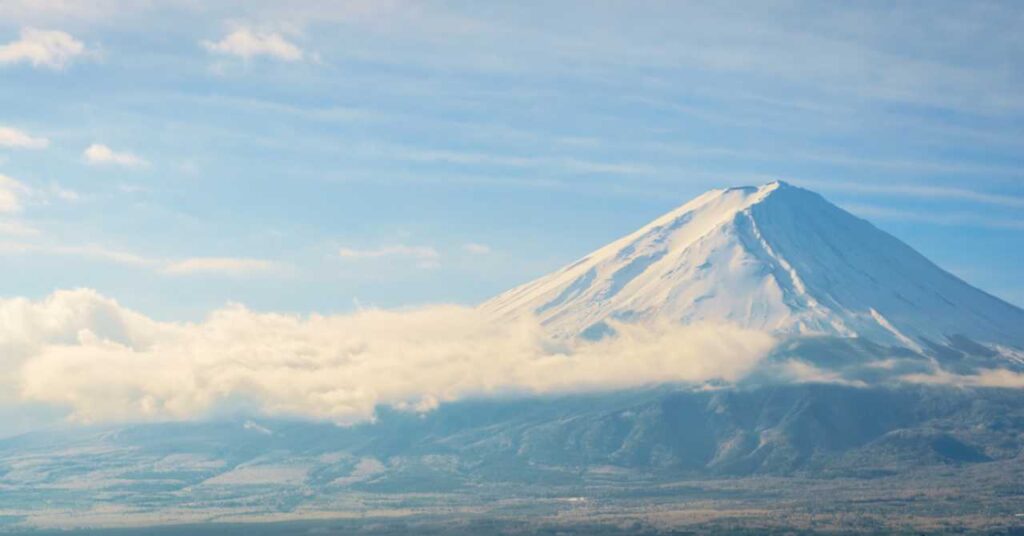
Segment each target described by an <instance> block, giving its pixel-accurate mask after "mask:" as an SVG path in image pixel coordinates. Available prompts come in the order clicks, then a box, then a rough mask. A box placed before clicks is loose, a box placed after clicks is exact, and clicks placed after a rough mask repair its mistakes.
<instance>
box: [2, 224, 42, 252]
mask: <svg viewBox="0 0 1024 536" xmlns="http://www.w3.org/2000/svg"><path fill="white" fill-rule="evenodd" d="M38 234H39V229H36V228H35V227H32V226H31V225H28V224H26V223H23V222H20V221H17V220H8V221H0V235H8V236H33V235H38ZM0 248H2V246H0Z"/></svg>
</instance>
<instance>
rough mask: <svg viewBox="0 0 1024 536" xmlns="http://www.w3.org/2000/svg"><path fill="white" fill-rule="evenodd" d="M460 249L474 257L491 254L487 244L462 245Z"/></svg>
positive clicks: (471, 243)
mask: <svg viewBox="0 0 1024 536" xmlns="http://www.w3.org/2000/svg"><path fill="white" fill-rule="evenodd" d="M462 249H463V250H465V251H466V252H467V253H472V254H474V255H486V254H488V253H490V252H491V247H490V246H488V245H487V244H478V243H476V242H470V243H468V244H463V245H462Z"/></svg>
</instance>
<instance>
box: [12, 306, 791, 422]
mask: <svg viewBox="0 0 1024 536" xmlns="http://www.w3.org/2000/svg"><path fill="white" fill-rule="evenodd" d="M616 328H617V332H618V334H617V335H616V336H614V337H610V338H606V339H604V340H602V341H599V342H569V343H566V342H557V341H553V340H552V339H550V338H548V336H547V335H546V334H545V332H544V331H543V329H542V328H541V326H540V325H538V324H537V323H536V322H535V321H534V320H532V319H523V320H519V321H515V322H507V321H503V322H494V321H492V320H491V319H488V318H486V317H484V316H483V315H481V314H480V313H479V311H477V310H476V309H472V308H465V307H456V306H437V307H429V308H423V309H419V310H413V311H404V312H394V311H383V310H367V311H360V312H358V313H354V314H349V315H335V316H320V315H312V316H308V317H302V316H293V315H283V314H272V313H256V312H253V311H250V310H247V309H245V308H243V307H241V306H234V307H228V308H225V309H221V310H218V311H214V312H213V313H212V314H211V315H210V316H209V317H208V318H207V319H206V320H205V321H203V322H201V323H194V324H192V323H171V322H158V321H155V320H152V319H150V318H148V317H146V316H144V315H141V314H139V313H136V312H134V311H131V310H128V309H126V308H124V307H122V306H120V305H119V304H117V303H116V302H114V301H113V300H110V299H108V298H105V297H103V296H101V295H99V294H97V293H96V292H94V291H90V290H77V291H62V292H57V293H54V294H53V295H51V296H49V297H48V298H46V299H44V300H41V301H29V300H25V299H9V300H0V361H2V363H0V365H2V366H0V374H2V373H3V372H2V371H11V373H10V376H9V377H8V378H6V380H7V381H10V382H13V383H14V385H13V386H10V387H9V388H10V389H16V392H18V393H20V395H19V396H20V397H22V399H23V400H26V401H32V402H43V403H51V404H57V405H63V406H67V407H68V408H69V409H70V410H71V411H72V412H73V416H74V417H75V418H77V419H80V420H83V421H100V420H119V419H168V418H170V419H189V418H195V417H200V416H202V415H204V414H206V413H207V412H209V411H211V410H214V409H215V408H216V406H217V405H218V404H219V403H220V402H221V401H224V400H228V399H232V400H238V399H243V400H250V401H252V403H254V404H256V406H257V407H258V408H259V409H260V410H261V411H263V412H264V413H268V414H301V415H307V416H312V417H317V418H325V419H331V420H333V421H335V422H339V423H351V422H358V421H363V420H367V419H371V418H372V417H373V414H374V409H375V407H376V406H378V405H381V404H385V405H391V406H394V407H398V408H407V409H416V410H421V411H425V410H429V409H431V408H433V407H435V406H436V405H437V404H439V403H441V402H444V401H451V400H456V399H461V398H465V397H472V396H484V395H488V394H497V393H510V392H522V393H554V392H574V391H589V390H606V389H622V388H631V387H639V386H645V385H653V384H660V383H666V382H703V381H707V380H724V381H733V380H736V379H739V378H740V377H742V376H743V375H745V374H746V373H747V372H748V371H749V370H750V369H751V368H752V367H753V366H754V365H756V364H757V363H758V361H759V360H760V359H761V357H762V356H764V355H765V354H766V353H767V352H768V351H769V350H770V348H771V347H772V346H773V345H774V341H773V339H772V338H771V337H770V336H768V335H766V334H764V333H760V332H753V331H746V330H741V329H738V328H735V327H730V326H723V325H693V326H680V325H678V324H667V323H666V324H662V325H652V326H646V327H643V326H631V325H617V326H616ZM2 380H3V378H0V381H2ZM6 385H10V384H6ZM6 389H8V387H4V388H3V389H0V391H3V390H6Z"/></svg>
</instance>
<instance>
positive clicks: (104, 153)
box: [82, 143, 149, 167]
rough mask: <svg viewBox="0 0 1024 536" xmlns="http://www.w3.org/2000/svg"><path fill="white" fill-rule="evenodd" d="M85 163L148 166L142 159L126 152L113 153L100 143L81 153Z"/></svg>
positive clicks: (113, 151)
mask: <svg viewBox="0 0 1024 536" xmlns="http://www.w3.org/2000/svg"><path fill="white" fill-rule="evenodd" d="M82 156H83V157H85V161H86V162H88V163H90V164H94V165H115V166H124V167H143V166H147V165H149V162H147V161H146V160H145V159H143V158H142V157H140V156H138V155H136V154H133V153H130V152H127V151H115V150H113V149H111V148H110V147H107V146H106V145H103V144H101V143H94V144H92V145H90V146H89V147H87V148H86V149H85V151H83V152H82Z"/></svg>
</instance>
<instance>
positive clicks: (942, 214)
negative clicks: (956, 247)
mask: <svg viewBox="0 0 1024 536" xmlns="http://www.w3.org/2000/svg"><path fill="white" fill-rule="evenodd" d="M840 206H841V207H843V208H844V209H846V210H848V211H850V212H852V213H854V214H856V215H858V216H861V217H863V218H868V219H879V220H894V221H912V222H920V223H928V224H933V225H947V226H949V225H951V226H966V227H982V228H988V229H1011V230H1024V219H1014V218H1001V217H998V216H988V215H984V214H976V213H971V212H950V211H933V210H928V211H921V210H910V209H900V208H891V207H883V206H877V205H871V204H864V203H840Z"/></svg>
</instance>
